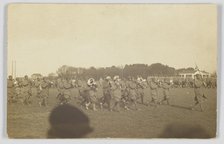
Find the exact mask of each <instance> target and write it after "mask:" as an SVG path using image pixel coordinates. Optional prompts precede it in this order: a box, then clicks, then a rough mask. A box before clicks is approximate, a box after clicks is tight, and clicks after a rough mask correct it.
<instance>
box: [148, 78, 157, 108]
mask: <svg viewBox="0 0 224 144" xmlns="http://www.w3.org/2000/svg"><path fill="white" fill-rule="evenodd" d="M149 87H150V89H151V97H152V100H151V103H152V104H153V106H155V107H157V103H158V86H157V84H156V79H155V78H152V79H151V81H150V83H149Z"/></svg>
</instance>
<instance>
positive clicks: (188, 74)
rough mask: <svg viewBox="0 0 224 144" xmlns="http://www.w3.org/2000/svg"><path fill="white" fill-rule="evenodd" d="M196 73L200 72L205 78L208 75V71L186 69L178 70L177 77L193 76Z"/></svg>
mask: <svg viewBox="0 0 224 144" xmlns="http://www.w3.org/2000/svg"><path fill="white" fill-rule="evenodd" d="M196 74H200V75H202V77H203V78H207V77H210V75H211V74H210V73H208V72H205V71H196V70H194V71H186V72H180V73H179V74H178V76H179V77H181V78H193V79H194V77H195V75H196Z"/></svg>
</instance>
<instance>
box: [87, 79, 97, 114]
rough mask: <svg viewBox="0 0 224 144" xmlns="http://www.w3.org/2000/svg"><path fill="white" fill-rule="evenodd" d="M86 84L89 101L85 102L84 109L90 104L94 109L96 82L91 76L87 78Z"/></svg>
mask: <svg viewBox="0 0 224 144" xmlns="http://www.w3.org/2000/svg"><path fill="white" fill-rule="evenodd" d="M87 85H88V88H87V90H88V96H89V100H90V101H89V102H88V103H86V109H89V105H90V104H92V106H93V110H94V111H96V110H97V109H96V101H97V96H96V91H97V85H96V82H95V80H94V79H93V78H90V79H88V81H87Z"/></svg>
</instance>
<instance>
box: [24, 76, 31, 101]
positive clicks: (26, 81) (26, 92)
mask: <svg viewBox="0 0 224 144" xmlns="http://www.w3.org/2000/svg"><path fill="white" fill-rule="evenodd" d="M31 95H32V94H31V83H30V81H29V78H28V76H27V75H25V76H24V79H23V81H22V96H23V104H24V105H30V104H31V100H30V97H31Z"/></svg>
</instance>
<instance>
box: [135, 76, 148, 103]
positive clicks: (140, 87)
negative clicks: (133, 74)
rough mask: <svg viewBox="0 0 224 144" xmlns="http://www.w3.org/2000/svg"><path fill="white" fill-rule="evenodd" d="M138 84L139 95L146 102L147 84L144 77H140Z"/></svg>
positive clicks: (142, 101)
mask: <svg viewBox="0 0 224 144" xmlns="http://www.w3.org/2000/svg"><path fill="white" fill-rule="evenodd" d="M136 84H137V94H138V97H140V98H141V103H142V104H144V96H145V93H144V89H145V88H146V85H147V84H146V83H145V82H144V80H143V78H142V77H138V79H137V83H136Z"/></svg>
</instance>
